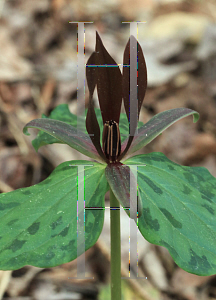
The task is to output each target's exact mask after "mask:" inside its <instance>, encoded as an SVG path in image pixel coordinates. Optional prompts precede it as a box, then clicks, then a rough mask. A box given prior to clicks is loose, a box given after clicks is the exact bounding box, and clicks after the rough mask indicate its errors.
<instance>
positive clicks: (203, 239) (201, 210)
mask: <svg viewBox="0 0 216 300" xmlns="http://www.w3.org/2000/svg"><path fill="white" fill-rule="evenodd" d="M125 164H130V165H132V164H134V165H137V166H138V186H139V191H140V197H141V201H142V206H143V212H142V215H141V217H140V218H139V219H138V222H139V230H140V232H141V233H142V235H143V236H144V237H145V238H146V239H147V240H148V241H149V242H150V243H153V244H156V245H160V246H164V247H166V248H167V249H168V250H169V252H170V254H171V255H172V257H173V259H174V261H175V262H176V263H177V264H178V265H179V266H180V267H181V268H182V269H184V270H186V271H187V272H190V273H194V274H197V275H212V274H215V273H216V179H215V178H214V177H213V176H212V175H211V174H210V173H209V172H208V170H206V169H205V168H202V167H184V166H180V165H178V164H176V163H174V162H172V161H170V160H169V159H167V158H166V156H164V155H163V154H162V153H151V154H147V155H137V156H134V157H132V158H130V159H128V160H127V161H125ZM139 165H144V166H139Z"/></svg>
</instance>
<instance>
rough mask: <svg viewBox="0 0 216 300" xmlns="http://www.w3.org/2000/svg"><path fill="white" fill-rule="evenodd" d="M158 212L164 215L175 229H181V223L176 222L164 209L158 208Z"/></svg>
mask: <svg viewBox="0 0 216 300" xmlns="http://www.w3.org/2000/svg"><path fill="white" fill-rule="evenodd" d="M159 209H160V211H162V213H163V214H164V215H165V217H166V218H167V219H168V220H169V222H170V223H171V224H172V225H173V226H174V227H175V228H182V223H181V222H179V221H177V220H176V219H175V218H174V217H173V215H172V214H171V213H170V212H169V211H168V210H166V209H165V208H161V207H159Z"/></svg>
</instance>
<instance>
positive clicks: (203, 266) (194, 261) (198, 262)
mask: <svg viewBox="0 0 216 300" xmlns="http://www.w3.org/2000/svg"><path fill="white" fill-rule="evenodd" d="M190 253H191V259H190V261H189V265H190V266H191V267H193V269H199V272H203V273H207V272H208V270H209V269H211V268H212V266H211V265H210V264H209V262H208V260H207V258H206V256H205V255H202V257H200V256H198V255H197V254H196V253H195V252H194V251H193V249H190Z"/></svg>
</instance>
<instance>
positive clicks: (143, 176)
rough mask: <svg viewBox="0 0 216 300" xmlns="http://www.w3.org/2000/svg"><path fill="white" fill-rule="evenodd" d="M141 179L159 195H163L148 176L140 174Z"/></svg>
mask: <svg viewBox="0 0 216 300" xmlns="http://www.w3.org/2000/svg"><path fill="white" fill-rule="evenodd" d="M139 177H141V178H142V179H143V180H144V181H145V183H147V184H148V186H149V187H150V188H151V189H152V190H153V191H154V192H155V193H156V194H159V195H162V194H163V191H162V190H161V189H160V188H159V187H158V186H157V185H156V184H155V183H154V182H153V181H152V180H151V179H149V178H148V177H147V176H145V175H143V174H141V173H140V174H139Z"/></svg>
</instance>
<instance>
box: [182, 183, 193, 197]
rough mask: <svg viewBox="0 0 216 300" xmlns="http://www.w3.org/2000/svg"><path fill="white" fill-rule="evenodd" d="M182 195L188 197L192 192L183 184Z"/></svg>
mask: <svg viewBox="0 0 216 300" xmlns="http://www.w3.org/2000/svg"><path fill="white" fill-rule="evenodd" d="M182 193H183V194H185V195H190V193H192V191H191V189H190V188H189V187H188V186H186V185H185V184H184V189H183V191H182Z"/></svg>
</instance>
